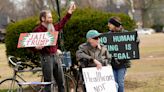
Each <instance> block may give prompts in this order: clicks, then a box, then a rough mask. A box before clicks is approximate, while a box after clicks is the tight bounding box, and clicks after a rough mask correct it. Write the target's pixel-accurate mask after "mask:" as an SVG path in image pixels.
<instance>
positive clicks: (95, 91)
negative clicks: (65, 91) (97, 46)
mask: <svg viewBox="0 0 164 92" xmlns="http://www.w3.org/2000/svg"><path fill="white" fill-rule="evenodd" d="M82 71H83V77H84V82H85V86H86V90H87V92H117V89H116V83H115V80H114V75H113V71H112V67H111V66H105V67H102V69H100V70H97V68H96V67H91V68H83V70H82Z"/></svg>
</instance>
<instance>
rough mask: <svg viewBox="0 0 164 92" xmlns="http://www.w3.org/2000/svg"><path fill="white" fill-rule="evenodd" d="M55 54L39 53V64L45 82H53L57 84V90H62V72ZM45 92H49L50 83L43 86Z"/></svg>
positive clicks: (60, 91) (59, 91)
mask: <svg viewBox="0 0 164 92" xmlns="http://www.w3.org/2000/svg"><path fill="white" fill-rule="evenodd" d="M57 57H58V56H57V55H41V57H40V58H41V66H42V72H43V76H44V81H45V82H53V81H54V79H55V81H56V83H57V85H58V92H64V74H63V69H62V63H61V60H60V59H59V58H57ZM44 91H45V92H51V85H46V86H45V90H44Z"/></svg>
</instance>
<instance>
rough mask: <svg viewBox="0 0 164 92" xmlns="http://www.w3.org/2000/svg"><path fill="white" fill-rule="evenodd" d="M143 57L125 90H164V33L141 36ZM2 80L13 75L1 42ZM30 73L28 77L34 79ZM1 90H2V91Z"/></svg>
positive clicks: (135, 63)
mask: <svg viewBox="0 0 164 92" xmlns="http://www.w3.org/2000/svg"><path fill="white" fill-rule="evenodd" d="M140 40H141V43H140V54H141V59H139V60H133V61H132V66H131V68H129V69H128V71H127V75H126V79H125V92H164V63H163V62H164V42H163V41H164V34H162V33H160V34H153V35H142V36H140ZM0 52H1V53H0V71H1V72H0V76H1V77H0V80H2V79H4V78H8V77H10V76H11V75H12V70H11V69H10V68H9V67H8V65H7V59H6V55H5V45H4V44H0ZM31 76H32V74H28V76H27V77H25V78H26V79H29V80H34V78H35V77H31ZM0 92H1V91H0Z"/></svg>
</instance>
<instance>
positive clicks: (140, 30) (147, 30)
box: [135, 28, 155, 35]
mask: <svg viewBox="0 0 164 92" xmlns="http://www.w3.org/2000/svg"><path fill="white" fill-rule="evenodd" d="M135 31H137V33H138V34H144V35H150V34H153V33H155V30H154V29H152V28H137V29H135Z"/></svg>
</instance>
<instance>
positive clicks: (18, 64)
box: [8, 56, 41, 72]
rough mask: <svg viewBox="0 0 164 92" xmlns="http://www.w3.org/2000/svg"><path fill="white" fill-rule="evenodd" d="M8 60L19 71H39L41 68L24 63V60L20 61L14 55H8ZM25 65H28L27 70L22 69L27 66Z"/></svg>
mask: <svg viewBox="0 0 164 92" xmlns="http://www.w3.org/2000/svg"><path fill="white" fill-rule="evenodd" d="M13 59H15V60H16V62H14V61H13ZM8 60H9V62H10V63H11V64H12V65H13V66H14V67H15V68H17V69H18V70H19V72H30V71H31V72H37V71H41V68H38V67H37V68H35V67H34V66H32V65H29V64H27V63H24V62H22V61H21V60H18V59H17V58H16V57H14V56H9V57H8ZM27 67H29V68H30V69H28V70H24V69H25V68H27Z"/></svg>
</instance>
